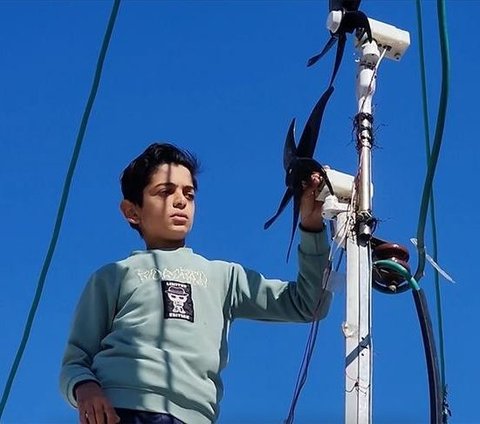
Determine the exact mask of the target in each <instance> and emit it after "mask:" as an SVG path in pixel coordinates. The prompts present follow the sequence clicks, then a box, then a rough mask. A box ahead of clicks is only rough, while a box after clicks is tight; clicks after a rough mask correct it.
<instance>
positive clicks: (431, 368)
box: [412, 289, 443, 424]
mask: <svg viewBox="0 0 480 424" xmlns="http://www.w3.org/2000/svg"><path fill="white" fill-rule="evenodd" d="M412 294H413V299H414V301H415V307H416V310H417V315H418V322H419V323H420V328H421V330H422V339H423V346H424V350H425V359H426V362H427V372H428V386H429V392H430V423H431V424H442V422H443V418H442V415H443V413H442V412H443V396H442V383H441V379H440V371H439V367H438V356H437V348H436V345H435V338H434V333H433V327H432V320H431V318H430V314H429V312H428V305H427V299H426V297H425V294H424V292H423V290H422V289H419V290H412Z"/></svg>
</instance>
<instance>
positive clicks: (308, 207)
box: [300, 172, 324, 232]
mask: <svg viewBox="0 0 480 424" xmlns="http://www.w3.org/2000/svg"><path fill="white" fill-rule="evenodd" d="M323 184H324V181H323V178H322V177H321V176H320V173H319V172H312V174H311V175H310V181H306V182H305V183H303V194H302V197H301V199H300V223H301V226H302V228H303V229H304V230H307V231H313V232H315V231H321V230H322V228H323V217H322V207H323V202H319V201H318V200H315V198H316V197H317V196H318V193H319V191H320V190H321V189H322V187H323Z"/></svg>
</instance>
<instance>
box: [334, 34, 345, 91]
mask: <svg viewBox="0 0 480 424" xmlns="http://www.w3.org/2000/svg"><path fill="white" fill-rule="evenodd" d="M346 42H347V36H346V35H345V33H342V34H340V35H339V37H338V45H337V54H336V55H335V64H334V65H333V72H332V77H331V78H330V86H332V84H333V81H335V77H336V76H337V72H338V70H339V69H340V64H341V63H342V58H343V52H344V51H345V44H346Z"/></svg>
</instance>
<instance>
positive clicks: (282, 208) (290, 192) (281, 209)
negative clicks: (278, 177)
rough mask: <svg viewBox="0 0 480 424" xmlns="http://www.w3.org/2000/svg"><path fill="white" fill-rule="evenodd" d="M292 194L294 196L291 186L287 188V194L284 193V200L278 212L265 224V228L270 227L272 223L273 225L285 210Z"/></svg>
mask: <svg viewBox="0 0 480 424" xmlns="http://www.w3.org/2000/svg"><path fill="white" fill-rule="evenodd" d="M292 196H293V190H292V189H291V188H287V191H285V194H284V195H283V198H282V201H281V202H280V206H279V207H278V210H277V212H276V213H275V215H273V216H272V217H271V218H270V219H269V220H268V221H267V222H265V224H264V225H263V229H264V230H266V229H267V228H269V227H270V225H272V224H273V223H274V222H275V220H276V219H277V218H278V217H279V215H280V214H281V213H282V212H283V210H284V209H285V207H286V206H287V205H288V203H289V202H290V199H291V198H292Z"/></svg>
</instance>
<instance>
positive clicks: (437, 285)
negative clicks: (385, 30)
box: [415, 0, 450, 423]
mask: <svg viewBox="0 0 480 424" xmlns="http://www.w3.org/2000/svg"><path fill="white" fill-rule="evenodd" d="M415 3H416V9H417V26H418V47H419V57H420V75H421V85H422V110H423V123H424V133H425V148H426V159H427V165H428V162H429V160H430V149H431V146H430V125H429V117H428V101H427V82H426V81H427V78H426V75H427V73H426V67H425V53H424V43H423V22H422V21H423V20H422V6H421V0H415ZM430 224H431V230H432V246H433V247H432V255H433V259H434V261H435V262H437V261H438V239H437V225H436V214H435V195H434V189H433V187H432V190H431V194H430ZM434 285H435V300H436V312H437V314H436V316H437V325H438V330H437V333H438V345H439V353H440V376H441V381H442V390H443V403H444V408H443V420H444V423H446V422H447V419H448V415H449V413H450V412H449V409H448V403H447V399H446V393H447V384H446V377H445V375H446V373H445V348H444V345H445V343H444V333H443V315H442V303H441V290H440V278H439V273H438V271H437V270H436V269H434Z"/></svg>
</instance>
